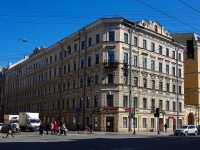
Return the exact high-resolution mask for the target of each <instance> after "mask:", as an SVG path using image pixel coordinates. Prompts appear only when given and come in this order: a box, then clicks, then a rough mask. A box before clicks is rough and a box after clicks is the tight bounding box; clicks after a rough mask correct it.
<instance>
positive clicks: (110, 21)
mask: <svg viewBox="0 0 200 150" xmlns="http://www.w3.org/2000/svg"><path fill="white" fill-rule="evenodd" d="M130 37H131V38H132V40H130ZM130 42H131V43H130ZM130 45H132V46H130ZM130 47H132V56H133V57H132V62H133V63H132V71H133V76H132V79H133V82H132V91H133V94H132V97H133V99H132V102H133V107H135V108H137V110H139V115H136V118H135V123H134V124H135V128H136V131H137V132H140V131H149V130H150V129H155V130H157V120H156V119H155V118H154V114H153V111H152V108H155V107H159V108H160V109H161V113H162V115H161V116H160V119H159V122H160V130H161V131H162V130H163V127H164V123H165V122H166V123H167V124H168V126H169V129H168V130H173V128H175V127H176V122H177V106H178V108H179V110H180V113H179V116H180V117H179V119H180V124H181V123H182V120H181V119H182V117H183V115H184V90H183V88H184V83H183V78H184V75H183V63H184V62H183V61H184V60H183V46H182V45H180V44H178V43H176V42H173V40H172V38H171V35H170V33H169V32H168V31H164V28H163V27H162V26H161V25H160V24H159V23H158V22H147V21H145V20H143V21H141V22H138V23H137V24H135V23H133V22H131V21H128V20H126V19H124V18H103V19H100V20H97V21H95V22H94V23H92V24H90V25H88V26H86V27H84V28H83V29H81V30H79V31H77V32H75V33H73V34H72V35H70V36H68V37H66V38H65V39H62V40H61V41H59V42H58V43H55V44H54V45H52V46H51V47H49V48H44V47H41V48H36V49H35V50H34V52H33V54H32V55H31V56H30V58H28V59H26V60H24V61H23V62H20V63H18V64H17V65H15V66H11V67H10V68H9V69H8V71H7V73H6V88H5V89H6V90H5V95H6V97H5V99H6V101H7V102H8V103H7V104H6V106H5V113H6V114H12V113H18V112H22V111H31V112H39V113H40V118H41V120H42V121H43V122H44V123H47V122H50V121H54V120H59V118H60V120H61V121H62V122H65V123H66V125H67V128H69V129H70V130H75V129H76V125H77V123H79V122H80V123H81V124H82V123H84V124H85V125H87V124H88V123H89V122H93V123H94V130H98V131H106V132H112V131H115V132H118V131H127V132H128V131H129V111H130V109H129V107H130V105H129V104H130V102H129V92H130V88H129V87H130V84H129V79H130V76H129V75H128V76H125V75H124V71H125V69H124V68H125V66H124V62H125V63H129V57H130V55H129V50H130ZM178 47H179V51H178V56H180V57H179V59H178V58H177V57H176V49H177V48H178ZM63 50H64V51H63ZM85 50H86V51H87V52H86V53H84V52H85ZM176 58H177V60H176ZM177 62H178V64H177ZM176 64H177V65H176ZM177 66H178V70H179V74H178V75H179V76H176V75H177V74H176V67H177ZM84 67H85V68H84ZM128 74H130V73H129V72H128ZM84 81H85V82H84ZM177 81H179V82H177ZM84 83H85V84H84ZM60 85H61V86H60ZM177 89H178V93H177ZM177 97H178V100H179V103H177V102H178V101H177ZM60 100H61V101H60ZM84 101H85V102H84ZM59 116H60V117H59ZM82 117H84V119H82Z"/></svg>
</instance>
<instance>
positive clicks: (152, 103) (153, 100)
mask: <svg viewBox="0 0 200 150" xmlns="http://www.w3.org/2000/svg"><path fill="white" fill-rule="evenodd" d="M151 109H152V110H155V99H151Z"/></svg>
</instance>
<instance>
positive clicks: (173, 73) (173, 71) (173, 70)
mask: <svg viewBox="0 0 200 150" xmlns="http://www.w3.org/2000/svg"><path fill="white" fill-rule="evenodd" d="M175 70H176V69H175V67H172V75H173V76H175V75H176V74H175Z"/></svg>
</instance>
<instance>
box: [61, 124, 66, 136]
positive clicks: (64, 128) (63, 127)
mask: <svg viewBox="0 0 200 150" xmlns="http://www.w3.org/2000/svg"><path fill="white" fill-rule="evenodd" d="M66 129H67V128H66V126H65V123H63V124H62V126H61V133H64V135H65V136H66V135H67V134H66Z"/></svg>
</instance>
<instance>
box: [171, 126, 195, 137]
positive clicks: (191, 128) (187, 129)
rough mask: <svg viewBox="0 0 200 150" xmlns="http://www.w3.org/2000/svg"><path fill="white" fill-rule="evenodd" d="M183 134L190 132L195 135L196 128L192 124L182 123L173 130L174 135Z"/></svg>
mask: <svg viewBox="0 0 200 150" xmlns="http://www.w3.org/2000/svg"><path fill="white" fill-rule="evenodd" d="M179 134H180V135H184V136H187V135H188V134H192V135H195V136H197V134H198V129H197V128H196V127H195V126H194V125H182V126H181V127H180V128H178V129H176V130H174V135H179Z"/></svg>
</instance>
